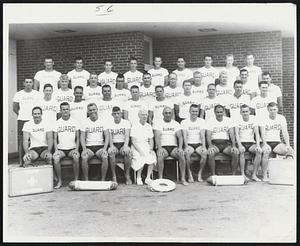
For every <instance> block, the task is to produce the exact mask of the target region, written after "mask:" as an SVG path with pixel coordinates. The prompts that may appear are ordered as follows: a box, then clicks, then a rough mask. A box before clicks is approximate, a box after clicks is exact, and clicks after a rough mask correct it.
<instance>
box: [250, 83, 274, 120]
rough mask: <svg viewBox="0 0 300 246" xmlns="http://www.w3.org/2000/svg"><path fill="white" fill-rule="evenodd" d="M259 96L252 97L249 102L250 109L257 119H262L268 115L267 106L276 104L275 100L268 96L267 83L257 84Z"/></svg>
mask: <svg viewBox="0 0 300 246" xmlns="http://www.w3.org/2000/svg"><path fill="white" fill-rule="evenodd" d="M258 84H259V90H260V95H258V96H256V97H254V98H253V99H252V100H251V102H250V108H252V111H254V112H255V115H256V116H257V117H258V119H263V118H265V117H266V115H268V109H267V106H268V104H269V103H270V102H275V103H276V102H277V98H276V97H274V96H270V95H269V94H268V88H269V84H268V82H267V81H260V82H259V83H258Z"/></svg>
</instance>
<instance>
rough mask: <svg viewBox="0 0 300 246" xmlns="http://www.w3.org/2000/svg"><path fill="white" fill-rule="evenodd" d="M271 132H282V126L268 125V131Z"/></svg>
mask: <svg viewBox="0 0 300 246" xmlns="http://www.w3.org/2000/svg"><path fill="white" fill-rule="evenodd" d="M271 130H278V131H280V130H282V126H281V125H280V124H273V125H266V131H271Z"/></svg>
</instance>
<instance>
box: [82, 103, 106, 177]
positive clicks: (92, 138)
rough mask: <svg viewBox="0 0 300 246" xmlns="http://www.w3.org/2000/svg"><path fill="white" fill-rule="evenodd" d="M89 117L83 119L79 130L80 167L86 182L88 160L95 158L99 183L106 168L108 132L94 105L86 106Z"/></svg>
mask: <svg viewBox="0 0 300 246" xmlns="http://www.w3.org/2000/svg"><path fill="white" fill-rule="evenodd" d="M87 111H88V115H89V117H88V118H86V119H84V121H83V124H82V126H81V128H80V142H81V147H82V153H81V158H82V162H81V167H82V172H83V178H84V180H88V174H89V165H88V160H90V159H91V158H92V157H94V156H96V157H97V158H98V159H100V160H101V181H105V177H106V173H107V168H108V153H107V148H108V144H109V132H108V129H107V127H106V124H105V121H104V119H100V118H99V117H98V108H97V105H96V104H95V103H90V104H88V106H87Z"/></svg>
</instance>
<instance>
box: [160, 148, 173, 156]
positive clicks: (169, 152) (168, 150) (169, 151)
mask: <svg viewBox="0 0 300 246" xmlns="http://www.w3.org/2000/svg"><path fill="white" fill-rule="evenodd" d="M162 147H163V148H164V149H165V150H166V151H167V152H168V155H171V153H172V151H173V149H175V148H176V146H162Z"/></svg>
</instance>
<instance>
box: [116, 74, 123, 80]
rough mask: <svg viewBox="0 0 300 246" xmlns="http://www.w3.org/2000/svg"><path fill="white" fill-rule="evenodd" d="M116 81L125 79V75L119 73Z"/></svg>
mask: <svg viewBox="0 0 300 246" xmlns="http://www.w3.org/2000/svg"><path fill="white" fill-rule="evenodd" d="M116 79H125V77H124V75H123V74H122V73H118V75H117V78H116Z"/></svg>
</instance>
